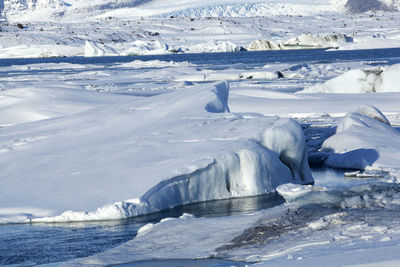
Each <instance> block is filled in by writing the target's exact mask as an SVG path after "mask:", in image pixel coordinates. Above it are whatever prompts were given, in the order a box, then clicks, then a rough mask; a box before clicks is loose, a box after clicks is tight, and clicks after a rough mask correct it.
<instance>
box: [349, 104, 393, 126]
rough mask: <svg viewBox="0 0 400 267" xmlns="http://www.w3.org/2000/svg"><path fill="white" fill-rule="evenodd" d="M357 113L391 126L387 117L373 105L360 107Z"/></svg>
mask: <svg viewBox="0 0 400 267" xmlns="http://www.w3.org/2000/svg"><path fill="white" fill-rule="evenodd" d="M356 113H358V114H361V115H365V116H367V117H370V118H372V119H375V120H377V121H380V122H383V123H386V124H388V125H390V122H389V121H388V119H387V118H386V117H385V115H383V114H382V112H381V111H380V110H379V109H377V108H376V107H374V106H371V105H362V106H359V107H358V109H357V110H356Z"/></svg>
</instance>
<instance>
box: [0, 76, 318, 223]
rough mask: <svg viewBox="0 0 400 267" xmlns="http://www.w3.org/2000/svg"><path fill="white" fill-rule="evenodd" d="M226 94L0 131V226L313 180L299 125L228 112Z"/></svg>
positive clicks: (128, 103) (89, 216)
mask: <svg viewBox="0 0 400 267" xmlns="http://www.w3.org/2000/svg"><path fill="white" fill-rule="evenodd" d="M72 90H73V89H72ZM61 93H62V92H61ZM93 96H94V97H95V95H94V94H93ZM228 97H229V85H228V83H227V82H222V83H221V82H220V83H214V84H205V85H199V86H190V87H187V88H184V89H180V90H177V91H174V92H171V93H166V94H161V95H156V96H152V97H147V98H143V97H126V96H125V97H124V98H123V99H124V101H122V100H121V101H119V102H118V103H110V104H108V105H104V106H95V107H92V108H88V109H84V110H82V111H79V112H77V113H74V114H70V115H68V116H61V117H56V118H52V119H44V120H38V121H33V122H31V123H23V124H16V125H13V126H9V127H6V128H0V142H1V145H2V148H3V149H2V150H1V154H2V157H1V159H0V165H1V166H2V177H3V178H2V180H4V181H6V182H5V184H3V189H4V191H3V194H2V195H1V196H0V202H1V203H2V209H0V217H2V218H3V219H4V220H0V222H5V221H7V222H10V221H12V218H18V220H17V221H18V222H21V216H22V215H21V214H23V216H25V218H26V219H25V220H23V221H25V222H27V221H32V222H65V221H87V220H107V219H120V218H126V217H131V216H137V215H142V214H147V213H152V212H156V211H160V210H164V209H168V208H171V207H175V206H178V205H183V204H190V203H195V202H201V201H208V200H216V199H227V198H233V197H243V196H253V195H260V194H265V193H268V192H272V191H274V190H275V188H276V187H277V186H278V185H280V184H284V183H299V184H310V183H312V182H313V178H312V176H311V172H310V169H309V166H308V163H307V160H306V159H307V155H306V149H305V141H304V135H303V131H302V129H301V127H300V126H299V125H298V124H297V122H295V121H294V120H293V119H284V118H278V117H263V116H258V117H254V118H244V117H242V116H241V115H240V114H235V113H230V112H229V106H228ZM28 173H29V175H27V174H28ZM21 174H24V175H21ZM71 195H72V196H73V198H71ZM23 216H22V217H23Z"/></svg>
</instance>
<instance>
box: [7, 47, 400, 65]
mask: <svg viewBox="0 0 400 267" xmlns="http://www.w3.org/2000/svg"><path fill="white" fill-rule="evenodd" d="M156 59H157V60H162V61H171V60H172V61H176V62H184V61H187V62H190V63H193V64H200V65H204V64H207V65H214V66H215V67H216V68H218V66H221V65H223V66H225V65H231V64H251V66H253V67H254V66H255V65H259V66H263V65H264V64H266V63H293V62H303V63H304V62H320V63H331V62H343V61H347V60H351V61H357V60H362V61H385V62H386V63H387V64H395V63H399V62H400V48H388V49H370V50H352V51H340V50H338V51H326V50H324V49H307V50H279V51H254V52H249V51H243V52H234V53H202V54H171V55H152V56H113V57H54V58H29V59H24V58H18V59H0V66H12V65H25V64H38V63H61V62H63V63H72V64H114V63H124V62H131V61H133V60H143V61H148V60H156ZM380 64H382V63H380Z"/></svg>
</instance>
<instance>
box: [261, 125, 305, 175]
mask: <svg viewBox="0 0 400 267" xmlns="http://www.w3.org/2000/svg"><path fill="white" fill-rule="evenodd" d="M261 143H262V144H263V145H264V146H265V147H267V148H268V149H270V150H272V151H274V152H276V153H277V154H278V157H279V158H280V159H281V160H282V162H284V163H285V164H286V165H287V166H288V167H289V168H290V171H291V172H292V176H293V177H294V179H296V180H297V179H298V180H301V181H303V183H311V182H312V176H311V171H310V168H309V165H308V161H307V151H306V148H305V147H304V146H302V145H301V144H303V143H305V139H304V133H303V130H302V129H301V127H300V126H299V125H298V123H297V122H296V121H294V120H293V119H282V120H279V121H276V122H275V123H274V124H273V125H272V127H269V128H267V129H266V130H265V131H264V132H263V134H262V137H261Z"/></svg>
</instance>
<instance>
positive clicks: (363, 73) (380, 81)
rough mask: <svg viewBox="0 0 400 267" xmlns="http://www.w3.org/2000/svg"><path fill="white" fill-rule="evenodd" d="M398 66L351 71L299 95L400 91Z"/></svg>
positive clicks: (399, 69)
mask: <svg viewBox="0 0 400 267" xmlns="http://www.w3.org/2000/svg"><path fill="white" fill-rule="evenodd" d="M399 71H400V64H395V65H392V66H389V67H387V68H386V69H384V70H382V69H367V70H362V69H353V70H350V71H348V72H346V73H344V74H342V75H340V76H338V77H336V78H333V79H331V80H328V81H326V82H325V83H323V84H317V85H314V86H311V87H308V88H305V89H304V90H303V91H301V93H373V92H376V93H383V92H399V91H400V76H399V75H398V73H399Z"/></svg>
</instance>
